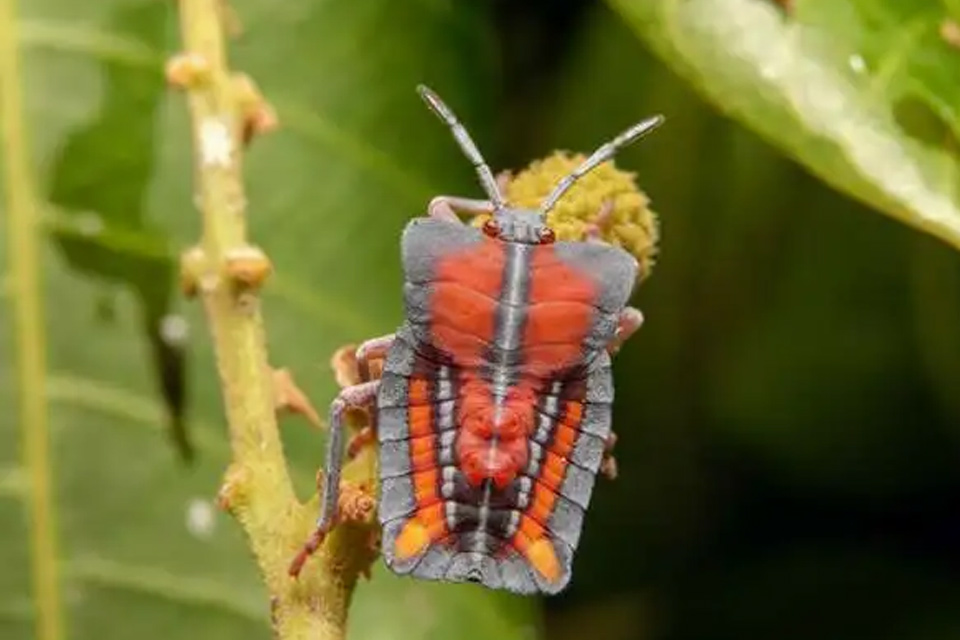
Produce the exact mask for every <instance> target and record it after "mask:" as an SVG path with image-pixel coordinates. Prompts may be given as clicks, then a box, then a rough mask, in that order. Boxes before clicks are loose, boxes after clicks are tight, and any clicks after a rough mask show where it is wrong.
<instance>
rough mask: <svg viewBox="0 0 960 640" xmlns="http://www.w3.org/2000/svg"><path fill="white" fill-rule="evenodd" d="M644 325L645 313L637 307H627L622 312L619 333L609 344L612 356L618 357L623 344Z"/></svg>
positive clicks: (618, 327) (608, 348)
mask: <svg viewBox="0 0 960 640" xmlns="http://www.w3.org/2000/svg"><path fill="white" fill-rule="evenodd" d="M642 324H643V313H641V312H640V309H637V308H635V307H625V308H624V309H623V311H621V312H620V321H619V322H618V323H617V332H616V333H615V334H614V336H613V339H612V340H611V341H610V342H609V343H607V351H608V352H609V353H610V355H616V353H617V352H618V351H620V347H622V346H623V343H624V342H626V341H627V340H629V339H630V336H632V335H633V334H634V333H636V332H637V329H639V328H640V326H641V325H642Z"/></svg>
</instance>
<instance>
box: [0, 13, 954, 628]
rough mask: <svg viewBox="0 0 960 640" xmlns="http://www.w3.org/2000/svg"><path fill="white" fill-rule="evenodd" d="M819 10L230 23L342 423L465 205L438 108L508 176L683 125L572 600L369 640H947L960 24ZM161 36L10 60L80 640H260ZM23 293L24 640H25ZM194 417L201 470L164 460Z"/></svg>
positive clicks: (129, 33)
mask: <svg viewBox="0 0 960 640" xmlns="http://www.w3.org/2000/svg"><path fill="white" fill-rule="evenodd" d="M793 4H794V9H793V12H794V13H793V14H792V15H791V16H789V17H785V16H784V15H783V13H782V12H781V11H780V9H778V8H777V7H776V6H775V5H774V4H773V3H768V2H766V1H764V0H610V1H609V2H608V3H606V4H605V3H602V2H594V1H589V0H563V1H559V0H557V1H550V0H538V1H535V2H534V1H527V2H518V1H513V2H508V1H506V0H502V1H498V2H480V1H469V0H448V1H442V0H415V1H414V0H411V1H409V2H389V1H386V0H360V1H353V0H351V1H350V2H346V1H334V0H285V1H284V2H267V1H265V0H236V1H235V2H233V3H232V6H233V8H234V10H235V12H236V14H237V16H238V17H239V19H240V21H241V23H242V24H243V27H244V28H243V32H242V34H241V35H240V36H239V37H238V38H237V39H236V40H235V41H234V42H233V44H232V50H231V57H232V62H233V65H234V67H236V68H237V69H240V70H243V71H246V72H247V73H249V74H250V75H251V76H252V77H253V78H254V79H255V80H256V81H257V82H258V84H259V85H260V86H261V88H262V90H263V92H264V94H265V95H266V96H267V98H268V99H269V100H270V101H271V102H272V103H273V104H274V106H275V107H276V109H277V112H278V115H279V119H280V123H281V128H280V129H279V130H278V131H277V132H276V133H273V134H271V135H269V136H266V137H264V138H261V139H257V140H256V141H255V143H254V145H253V147H252V149H251V150H250V152H249V154H248V156H247V158H246V168H245V173H246V178H247V185H248V196H249V216H250V233H251V237H252V238H253V240H254V241H255V242H256V243H258V244H259V245H260V246H262V247H263V248H264V249H265V251H266V252H267V253H268V254H269V255H270V257H271V259H272V260H273V262H274V264H275V266H276V274H275V276H274V277H273V278H272V279H271V280H270V282H269V285H268V286H267V288H266V289H265V301H264V312H265V318H266V322H267V328H268V333H269V348H270V353H271V360H272V361H273V363H275V364H276V365H278V366H285V367H288V368H289V369H291V370H292V371H293V372H294V374H295V375H296V377H297V379H298V381H299V383H300V385H301V387H302V388H304V389H305V390H306V391H307V392H308V393H309V394H310V396H311V397H312V398H313V399H314V401H315V403H316V404H317V405H318V406H323V405H324V404H325V403H326V402H327V401H329V399H330V398H331V397H332V395H333V393H334V391H335V385H334V383H333V380H332V378H331V376H330V374H329V370H328V364H327V363H328V358H329V356H330V354H331V353H332V352H333V350H334V349H335V348H336V347H338V346H340V345H341V344H343V343H346V342H356V341H359V340H362V339H363V338H365V337H369V336H372V335H378V334H381V333H385V332H388V331H390V330H391V329H392V328H393V327H394V326H396V324H397V323H398V321H399V319H400V310H401V298H400V274H399V269H398V258H399V252H398V242H397V239H398V235H399V232H400V230H401V229H402V227H403V225H404V223H405V222H406V220H408V219H409V218H410V217H412V216H415V215H419V214H421V213H422V212H423V211H424V210H425V207H426V204H427V202H428V201H429V198H430V197H431V195H433V194H436V193H456V194H463V195H468V196H475V195H478V194H479V189H478V187H477V186H476V184H475V182H474V178H473V175H472V172H471V170H470V167H469V165H468V164H467V163H466V161H465V160H463V158H462V157H461V156H460V154H459V151H458V150H457V149H456V147H455V145H454V143H453V141H452V140H451V139H450V137H449V134H448V132H447V131H446V130H445V129H444V128H443V127H442V126H440V125H439V123H438V122H436V121H435V119H434V117H433V116H432V115H431V114H430V113H429V112H428V111H427V110H426V109H425V108H424V107H423V105H422V103H421V102H420V100H419V99H418V98H417V96H416V94H415V93H414V90H413V89H414V86H415V85H416V84H417V83H419V82H425V83H427V84H429V85H430V86H432V87H433V88H434V89H436V90H437V91H438V92H439V93H440V94H441V95H442V96H443V97H444V98H445V99H446V100H447V101H448V102H449V103H450V105H451V106H452V107H453V108H454V109H455V110H456V111H457V113H458V115H459V116H460V117H461V119H462V120H463V121H464V122H465V123H467V125H468V126H469V128H470V130H471V132H472V133H473V135H474V137H475V138H476V140H477V141H478V143H479V145H480V147H481V148H482V149H483V150H484V152H485V154H486V155H487V157H488V159H489V160H490V161H491V163H492V164H493V165H494V169H495V170H498V169H503V168H520V167H522V166H523V165H525V164H526V163H527V162H528V161H530V160H532V159H534V158H536V157H539V156H543V155H546V154H547V153H549V152H550V151H552V150H553V149H555V148H564V149H571V150H576V151H589V150H591V149H593V148H594V147H595V146H597V145H598V144H599V143H600V142H601V141H603V140H605V139H607V138H608V137H610V136H611V135H613V134H614V133H616V132H618V131H620V130H621V129H623V128H624V127H625V126H627V125H628V124H630V123H632V122H634V121H636V120H638V119H640V118H642V117H646V116H648V115H650V114H652V113H663V114H665V115H666V116H667V123H666V125H665V126H664V127H663V128H661V129H660V130H659V131H658V132H657V133H656V134H654V135H652V136H650V137H649V138H647V139H645V140H644V141H643V142H642V143H640V144H638V145H636V146H635V147H632V148H630V149H628V150H626V151H625V152H623V153H622V154H621V155H620V156H619V158H618V161H617V163H618V166H620V167H623V168H626V169H627V170H630V171H636V172H637V175H638V182H639V183H640V184H641V186H642V187H643V189H644V190H645V191H646V192H647V194H648V195H649V196H650V197H651V198H652V201H653V207H654V209H655V210H656V211H657V212H658V213H659V214H660V219H661V224H662V235H663V240H662V246H661V257H660V260H659V262H658V265H657V267H656V269H655V270H654V272H653V275H652V276H651V278H650V279H649V280H648V281H647V282H646V283H645V284H644V285H643V287H642V288H641V289H640V290H639V291H638V293H637V295H636V297H635V299H634V301H635V303H636V304H637V305H638V306H640V307H641V308H642V309H643V311H644V312H645V315H646V317H647V324H646V325H645V326H644V327H643V329H642V330H641V331H640V332H639V333H638V334H637V335H636V336H635V337H634V338H633V339H632V340H631V341H630V342H629V343H628V346H626V347H625V348H624V350H623V351H622V352H621V354H620V355H619V356H618V359H617V364H616V374H617V393H618V401H617V404H616V408H615V429H616V430H617V432H618V434H619V436H620V439H619V443H618V446H617V457H618V460H619V463H620V477H619V479H618V480H616V481H615V482H606V481H600V482H599V483H598V488H597V490H596V491H595V494H594V496H595V497H594V503H593V505H592V507H591V510H590V513H589V516H588V517H587V520H586V524H585V530H584V535H583V539H582V544H581V548H580V550H579V552H578V554H577V557H576V562H575V569H574V579H573V582H572V585H571V587H570V589H569V591H568V592H567V593H565V594H564V595H562V596H560V597H558V598H554V599H551V600H549V601H546V602H541V601H537V600H535V599H520V598H513V597H509V596H504V595H502V594H494V593H490V592H487V591H484V590H482V589H480V588H478V587H473V586H466V585H462V586H456V585H436V584H426V583H421V582H413V581H408V580H400V579H397V578H394V577H393V576H391V575H388V573H387V572H386V570H384V569H383V567H382V566H380V565H379V564H378V565H377V568H376V570H375V572H374V579H373V580H372V581H371V582H369V583H362V584H361V586H360V587H359V589H358V593H357V598H356V602H355V606H354V608H353V611H352V615H351V623H350V626H351V630H350V637H351V638H353V639H355V640H365V639H368V638H369V639H378V640H379V639H390V638H398V639H399V638H402V639H410V640H417V639H418V638H424V639H426V638H463V639H470V638H477V639H481V638H482V639H487V638H497V639H498V640H499V639H501V638H502V639H504V640H512V639H514V638H517V639H522V640H528V639H529V640H533V639H534V638H538V637H548V638H558V639H560V640H565V639H567V638H582V637H593V638H598V639H603V640H607V639H610V640H617V639H619V638H625V639H626V638H638V639H664V640H680V639H687V638H690V639H693V638H698V639H706V638H737V639H740V638H743V639H751V640H753V639H758V638H771V639H774V638H776V639H781V638H792V637H798V638H799V637H812V636H815V637H818V638H822V639H833V638H836V639H838V640H839V639H841V638H843V639H846V638H852V637H869V638H898V639H899V638H911V639H914V638H917V639H927V638H930V639H940V638H951V637H955V635H956V634H957V633H958V632H960V613H958V609H957V607H956V605H955V603H956V602H957V601H958V597H960V577H958V576H960V554H958V552H957V540H958V534H960V517H958V509H957V507H956V505H957V504H960V501H958V499H957V498H958V493H960V472H958V464H957V463H958V459H960V426H958V425H960V396H958V395H957V392H958V389H957V385H958V382H957V381H958V379H960V332H958V330H957V327H958V326H960V325H958V320H960V270H958V266H960V265H958V262H957V258H956V255H955V254H954V253H953V251H952V250H951V249H950V248H949V246H948V244H947V243H944V242H941V241H940V240H938V239H935V238H934V237H932V236H930V235H927V234H924V233H921V232H920V231H917V230H915V229H916V228H925V229H930V230H933V232H934V233H936V234H937V235H939V236H940V237H941V238H942V239H946V240H947V241H948V242H953V244H954V245H955V246H960V241H958V240H957V238H960V233H958V232H957V231H955V229H956V228H960V214H957V211H958V209H957V205H956V196H955V189H956V184H957V178H958V176H957V145H956V136H957V135H958V132H960V51H958V50H956V49H954V48H953V47H951V46H950V45H949V43H947V42H945V41H944V39H943V38H942V36H941V35H940V29H941V27H942V25H943V22H944V20H947V19H949V18H950V16H951V15H960V11H957V7H955V6H953V5H954V3H951V2H937V1H934V0H930V1H926V2H921V1H920V0H910V1H907V0H855V1H851V2H846V3H839V2H836V1H835V0H819V1H814V0H798V1H797V2H794V3H793ZM174 9H175V3H174V2H166V1H160V0H90V1H88V2H74V1H73V0H28V1H21V3H20V5H19V12H20V14H19V17H18V21H17V23H16V25H15V28H16V30H17V33H18V36H19V42H20V45H21V48H22V49H21V50H22V54H23V65H22V67H21V68H20V69H19V78H18V80H19V81H20V82H22V83H23V85H24V87H25V92H26V105H25V107H26V116H27V118H26V121H25V122H23V123H20V124H21V126H23V127H24V128H25V129H26V131H27V134H28V135H29V139H30V141H31V145H32V146H31V151H32V161H33V166H32V170H33V174H34V176H35V179H36V182H37V188H38V191H39V193H40V195H41V197H42V198H43V201H44V203H45V204H44V215H45V218H46V220H47V222H48V227H47V228H48V232H49V235H48V237H49V241H48V242H46V243H45V245H44V270H45V288H44V291H43V295H44V296H45V301H46V308H47V310H48V317H47V319H46V327H45V328H46V335H47V340H48V351H49V370H50V371H49V373H50V376H49V379H48V380H47V393H48V399H49V407H50V414H51V430H52V434H53V450H52V455H53V461H54V466H53V469H52V473H53V476H54V479H55V494H56V505H57V510H56V517H57V527H58V540H59V557H58V562H59V565H60V567H61V571H62V574H63V582H62V599H63V603H64V607H65V609H66V616H67V621H68V632H69V636H70V637H71V638H98V639H101V638H102V639H108V638H129V637H137V638H143V639H148V638H154V637H156V638H160V637H198V638H232V639H235V638H265V637H268V634H269V626H268V625H269V620H268V608H267V602H266V598H265V596H264V593H263V590H262V587H261V586H260V584H259V582H258V579H257V576H256V572H255V569H254V564H253V561H252V559H251V558H250V557H249V555H248V553H247V551H246V549H245V546H244V544H243V540H242V538H241V536H240V532H239V528H238V527H237V526H236V524H235V523H234V522H233V521H232V520H231V519H230V518H229V517H227V516H226V515H224V514H221V513H218V512H216V511H215V510H212V508H211V507H212V505H211V500H212V498H213V496H214V495H215V492H216V490H217V487H218V482H219V479H220V475H221V473H222V471H223V469H224V467H225V464H226V462H227V460H228V449H227V443H226V437H225V426H224V424H223V419H222V408H221V400H220V396H219V390H218V387H217V378H216V375H215V371H214V369H213V359H212V353H211V348H210V342H209V339H208V336H207V333H206V326H205V324H204V320H203V316H202V314H201V313H200V309H199V306H198V305H196V304H194V303H188V302H185V301H183V300H181V299H180V298H179V295H178V293H177V291H176V283H175V269H174V266H173V265H174V264H175V260H176V256H177V255H178V253H179V251H181V250H182V249H184V248H185V247H188V246H189V245H190V244H192V243H193V242H195V241H196V239H197V238H198V236H199V216H198V214H197V212H196V211H195V210H194V209H193V206H192V197H191V189H192V173H191V170H190V160H191V150H190V146H189V133H188V127H187V117H186V110H185V105H184V103H183V98H182V96H180V95H177V94H175V93H173V92H169V91H167V90H166V89H165V87H164V82H163V63H164V60H165V58H166V57H167V56H169V55H170V54H171V53H173V52H175V51H176V50H177V48H178V42H179V38H178V36H177V33H176V26H177V25H176V19H175V15H174ZM857 68H864V69H865V70H862V71H859V72H858V71H857V70H856V69H857ZM0 148H2V150H3V152H2V153H0V162H9V161H11V158H10V157H9V156H8V151H9V149H8V148H7V147H6V146H3V147H0ZM0 202H2V203H3V204H0V206H3V207H5V206H6V200H5V199H4V200H2V201H0ZM875 211H880V212H883V213H885V214H889V215H877V213H876V212H875ZM0 214H2V217H3V219H4V220H5V219H6V212H5V210H0ZM890 216H893V217H890ZM894 218H898V219H900V220H902V221H905V222H907V223H908V225H903V224H899V223H898V222H896V221H895V220H894ZM2 251H3V252H4V254H3V256H2V258H3V261H2V263H3V264H4V265H5V266H4V267H3V271H0V274H6V271H7V267H6V264H7V254H6V247H4V248H3V249H2ZM8 277H9V276H7V275H3V278H4V280H3V282H4V288H3V298H2V306H0V314H2V315H0V322H2V342H0V407H2V411H0V540H2V543H0V568H2V569H0V637H2V638H28V637H31V635H32V634H33V630H34V620H33V616H34V611H33V604H32V602H31V601H30V592H29V584H30V574H29V569H28V561H27V540H28V529H27V527H26V517H25V510H24V500H25V499H26V498H27V496H28V495H29V494H28V489H29V487H28V484H27V481H26V475H25V473H24V471H23V470H22V469H21V467H20V466H19V465H20V462H19V451H18V442H19V433H20V431H19V426H20V425H19V423H18V420H17V414H16V411H15V408H16V407H15V397H14V389H15V379H14V370H13V367H12V364H13V363H12V355H13V347H14V344H15V341H16V335H14V333H13V332H12V323H11V322H10V321H9V304H8V302H9V287H8V286H7V285H8V284H9V283H8V280H7V279H8ZM171 315H172V316H174V317H179V318H182V319H183V320H185V321H186V326H187V327H188V329H189V334H188V337H187V340H186V342H185V343H184V344H180V343H176V342H174V343H170V342H169V341H167V342H164V341H163V340H160V339H159V337H158V336H159V333H158V331H159V329H158V327H160V326H161V324H162V319H163V318H164V317H165V316H171ZM181 388H182V389H183V392H182V393H181V391H180V390H181ZM171 407H182V409H183V415H184V420H185V423H186V426H187V429H188V434H189V437H190V439H191V441H192V443H193V445H194V447H195V460H194V463H193V464H192V465H189V466H187V465H184V464H183V463H182V462H181V460H180V458H179V454H178V452H177V449H175V447H174V446H173V444H172V443H171V441H170V438H169V435H168V433H167V431H168V424H169V422H170V417H169V411H170V410H171ZM283 436H284V441H285V444H286V449H287V453H288V456H289V458H290V460H291V465H292V466H293V467H294V468H295V480H296V482H297V486H298V489H299V491H300V492H301V495H304V496H305V495H307V494H308V493H309V491H310V490H311V484H312V481H311V479H312V476H313V473H314V471H315V469H316V467H317V465H318V464H319V462H320V461H321V459H322V453H323V438H322V436H320V435H318V434H317V433H316V432H314V431H311V430H310V429H309V428H308V427H307V426H306V425H305V423H303V422H302V421H299V420H292V419H288V420H285V421H284V423H283ZM191 514H193V515H192V517H191Z"/></svg>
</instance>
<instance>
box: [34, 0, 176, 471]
mask: <svg viewBox="0 0 960 640" xmlns="http://www.w3.org/2000/svg"><path fill="white" fill-rule="evenodd" d="M169 10H170V7H169V5H165V4H162V3H158V2H153V3H147V4H137V5H130V6H129V7H123V8H122V9H120V10H118V11H117V14H116V17H115V19H114V20H112V21H111V22H112V23H111V24H109V25H108V29H110V31H111V32H114V33H119V34H124V35H126V36H127V37H129V38H130V41H131V44H135V45H136V46H138V47H143V48H144V49H145V50H147V51H150V50H162V47H163V42H164V39H165V31H166V26H167V25H166V15H167V13H168V12H169ZM152 71H153V72H152V73H150V72H149V71H146V70H144V69H140V68H136V67H131V66H130V65H129V64H127V63H126V62H125V61H123V60H110V59H107V60H104V61H103V72H104V80H105V85H106V86H105V88H104V96H103V105H102V107H101V108H100V110H99V111H98V112H97V113H96V114H94V117H93V118H92V119H91V121H90V122H85V123H83V124H81V125H80V126H79V127H77V129H76V130H74V131H72V132H71V133H69V134H68V136H67V138H66V141H65V143H64V144H63V145H62V147H61V148H60V151H59V155H58V157H57V158H56V160H54V163H53V167H52V169H51V178H50V185H49V187H48V190H49V193H48V198H49V201H50V203H51V204H54V205H56V206H57V207H59V208H60V211H57V213H56V214H55V216H54V224H53V236H54V239H55V241H56V244H57V246H58V247H59V249H60V250H61V251H62V252H63V255H64V258H65V259H66V261H67V263H68V264H69V265H70V266H71V267H72V268H74V269H76V270H78V271H81V272H85V273H88V274H90V275H91V276H95V277H98V278H102V279H103V280H105V281H107V282H118V283H121V284H123V285H126V286H128V287H130V289H132V290H133V292H134V293H135V295H136V297H137V299H138V302H139V306H140V313H141V316H142V324H143V329H142V330H143V334H144V337H145V339H146V340H147V341H148V343H149V344H150V347H151V349H150V350H151V355H152V357H153V367H154V369H155V371H156V373H155V375H156V376H157V377H158V379H159V382H160V391H161V393H162V394H163V398H164V400H165V402H166V404H167V407H168V409H169V413H170V431H171V435H172V437H173V441H174V444H175V445H176V446H177V448H178V450H179V452H180V454H181V455H182V456H183V457H184V458H185V459H186V460H189V459H191V458H192V457H193V448H192V446H191V444H190V441H189V439H188V437H187V433H186V425H185V424H184V411H185V404H186V398H185V392H186V390H185V387H186V380H185V376H186V362H185V358H184V350H183V345H182V340H179V339H178V336H177V335H176V327H177V321H176V320H175V319H173V318H172V316H168V313H169V311H170V303H171V296H172V294H173V293H174V280H173V276H174V269H175V261H174V254H173V253H172V252H171V251H170V249H169V244H170V243H169V240H168V238H167V236H166V234H165V233H164V232H163V231H162V230H160V229H158V228H156V225H154V224H151V223H149V222H148V221H146V220H144V213H145V212H144V210H143V203H144V200H145V199H146V195H147V193H146V190H147V188H148V186H149V183H150V175H151V173H152V172H153V165H154V153H155V151H156V149H155V147H156V140H155V136H154V121H155V120H156V114H157V110H158V109H159V108H160V105H161V103H162V99H163V96H164V94H165V89H166V87H165V83H164V80H163V76H162V69H160V68H154V69H153V70H152ZM105 185H109V188H104V186H105ZM121 232H122V233H127V234H131V235H133V236H135V237H136V236H146V237H150V238H151V240H152V241H154V242H155V244H156V249H155V251H153V252H149V253H138V252H130V251H126V250H125V249H124V247H115V246H112V245H111V244H109V243H104V242H102V241H101V238H100V236H102V234H104V233H108V234H117V233H121ZM108 304H109V302H108ZM107 313H109V307H108V308H107Z"/></svg>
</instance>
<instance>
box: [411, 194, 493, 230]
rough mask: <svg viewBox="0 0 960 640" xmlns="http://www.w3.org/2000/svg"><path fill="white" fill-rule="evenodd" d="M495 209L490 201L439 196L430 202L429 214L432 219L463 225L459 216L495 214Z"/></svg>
mask: <svg viewBox="0 0 960 640" xmlns="http://www.w3.org/2000/svg"><path fill="white" fill-rule="evenodd" d="M493 209H494V206H493V203H492V202H490V201H489V200H474V199H472V198H461V197H459V196H437V197H435V198H434V199H433V200H431V201H430V206H429V207H427V214H428V215H429V216H430V217H431V218H438V219H440V220H446V221H447V222H459V223H461V224H462V223H463V221H462V220H461V219H460V216H459V215H458V214H461V213H469V214H471V215H474V216H478V215H480V214H483V213H493Z"/></svg>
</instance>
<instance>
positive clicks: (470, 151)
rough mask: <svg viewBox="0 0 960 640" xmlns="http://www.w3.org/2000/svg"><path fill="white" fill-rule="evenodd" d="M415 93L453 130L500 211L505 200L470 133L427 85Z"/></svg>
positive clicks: (421, 86) (491, 199) (504, 205)
mask: <svg viewBox="0 0 960 640" xmlns="http://www.w3.org/2000/svg"><path fill="white" fill-rule="evenodd" d="M417 93H419V94H420V97H421V98H423V101H424V102H426V103H427V106H429V107H430V109H431V110H432V111H433V112H434V113H435V114H437V116H438V117H439V118H440V119H441V120H443V121H444V122H445V123H446V124H447V126H448V127H450V130H451V131H452V132H453V137H454V138H456V139H457V143H459V144H460V148H461V149H462V150H463V153H464V155H466V156H467V158H468V159H469V160H470V163H471V164H472V165H473V168H474V169H476V171H477V175H478V176H480V184H481V185H482V186H483V190H484V191H486V193H487V196H488V197H489V198H490V202H491V203H492V204H493V207H494V209H495V210H496V211H500V210H502V209H504V208H505V207H506V202H504V199H503V195H502V194H501V193H500V189H499V188H498V187H497V181H496V180H495V179H494V177H493V172H492V171H490V166H489V165H488V164H487V162H486V160H484V159H483V156H482V155H480V150H479V149H477V145H476V144H474V142H473V139H471V138H470V134H469V133H467V129H466V127H464V126H463V125H462V124H460V121H459V120H457V116H455V115H454V114H453V111H451V110H450V107H448V106H447V105H445V104H444V103H443V100H441V99H440V96H438V95H437V94H435V93H434V92H433V91H431V90H430V89H429V88H428V87H425V86H424V85H422V84H421V85H418V86H417Z"/></svg>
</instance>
